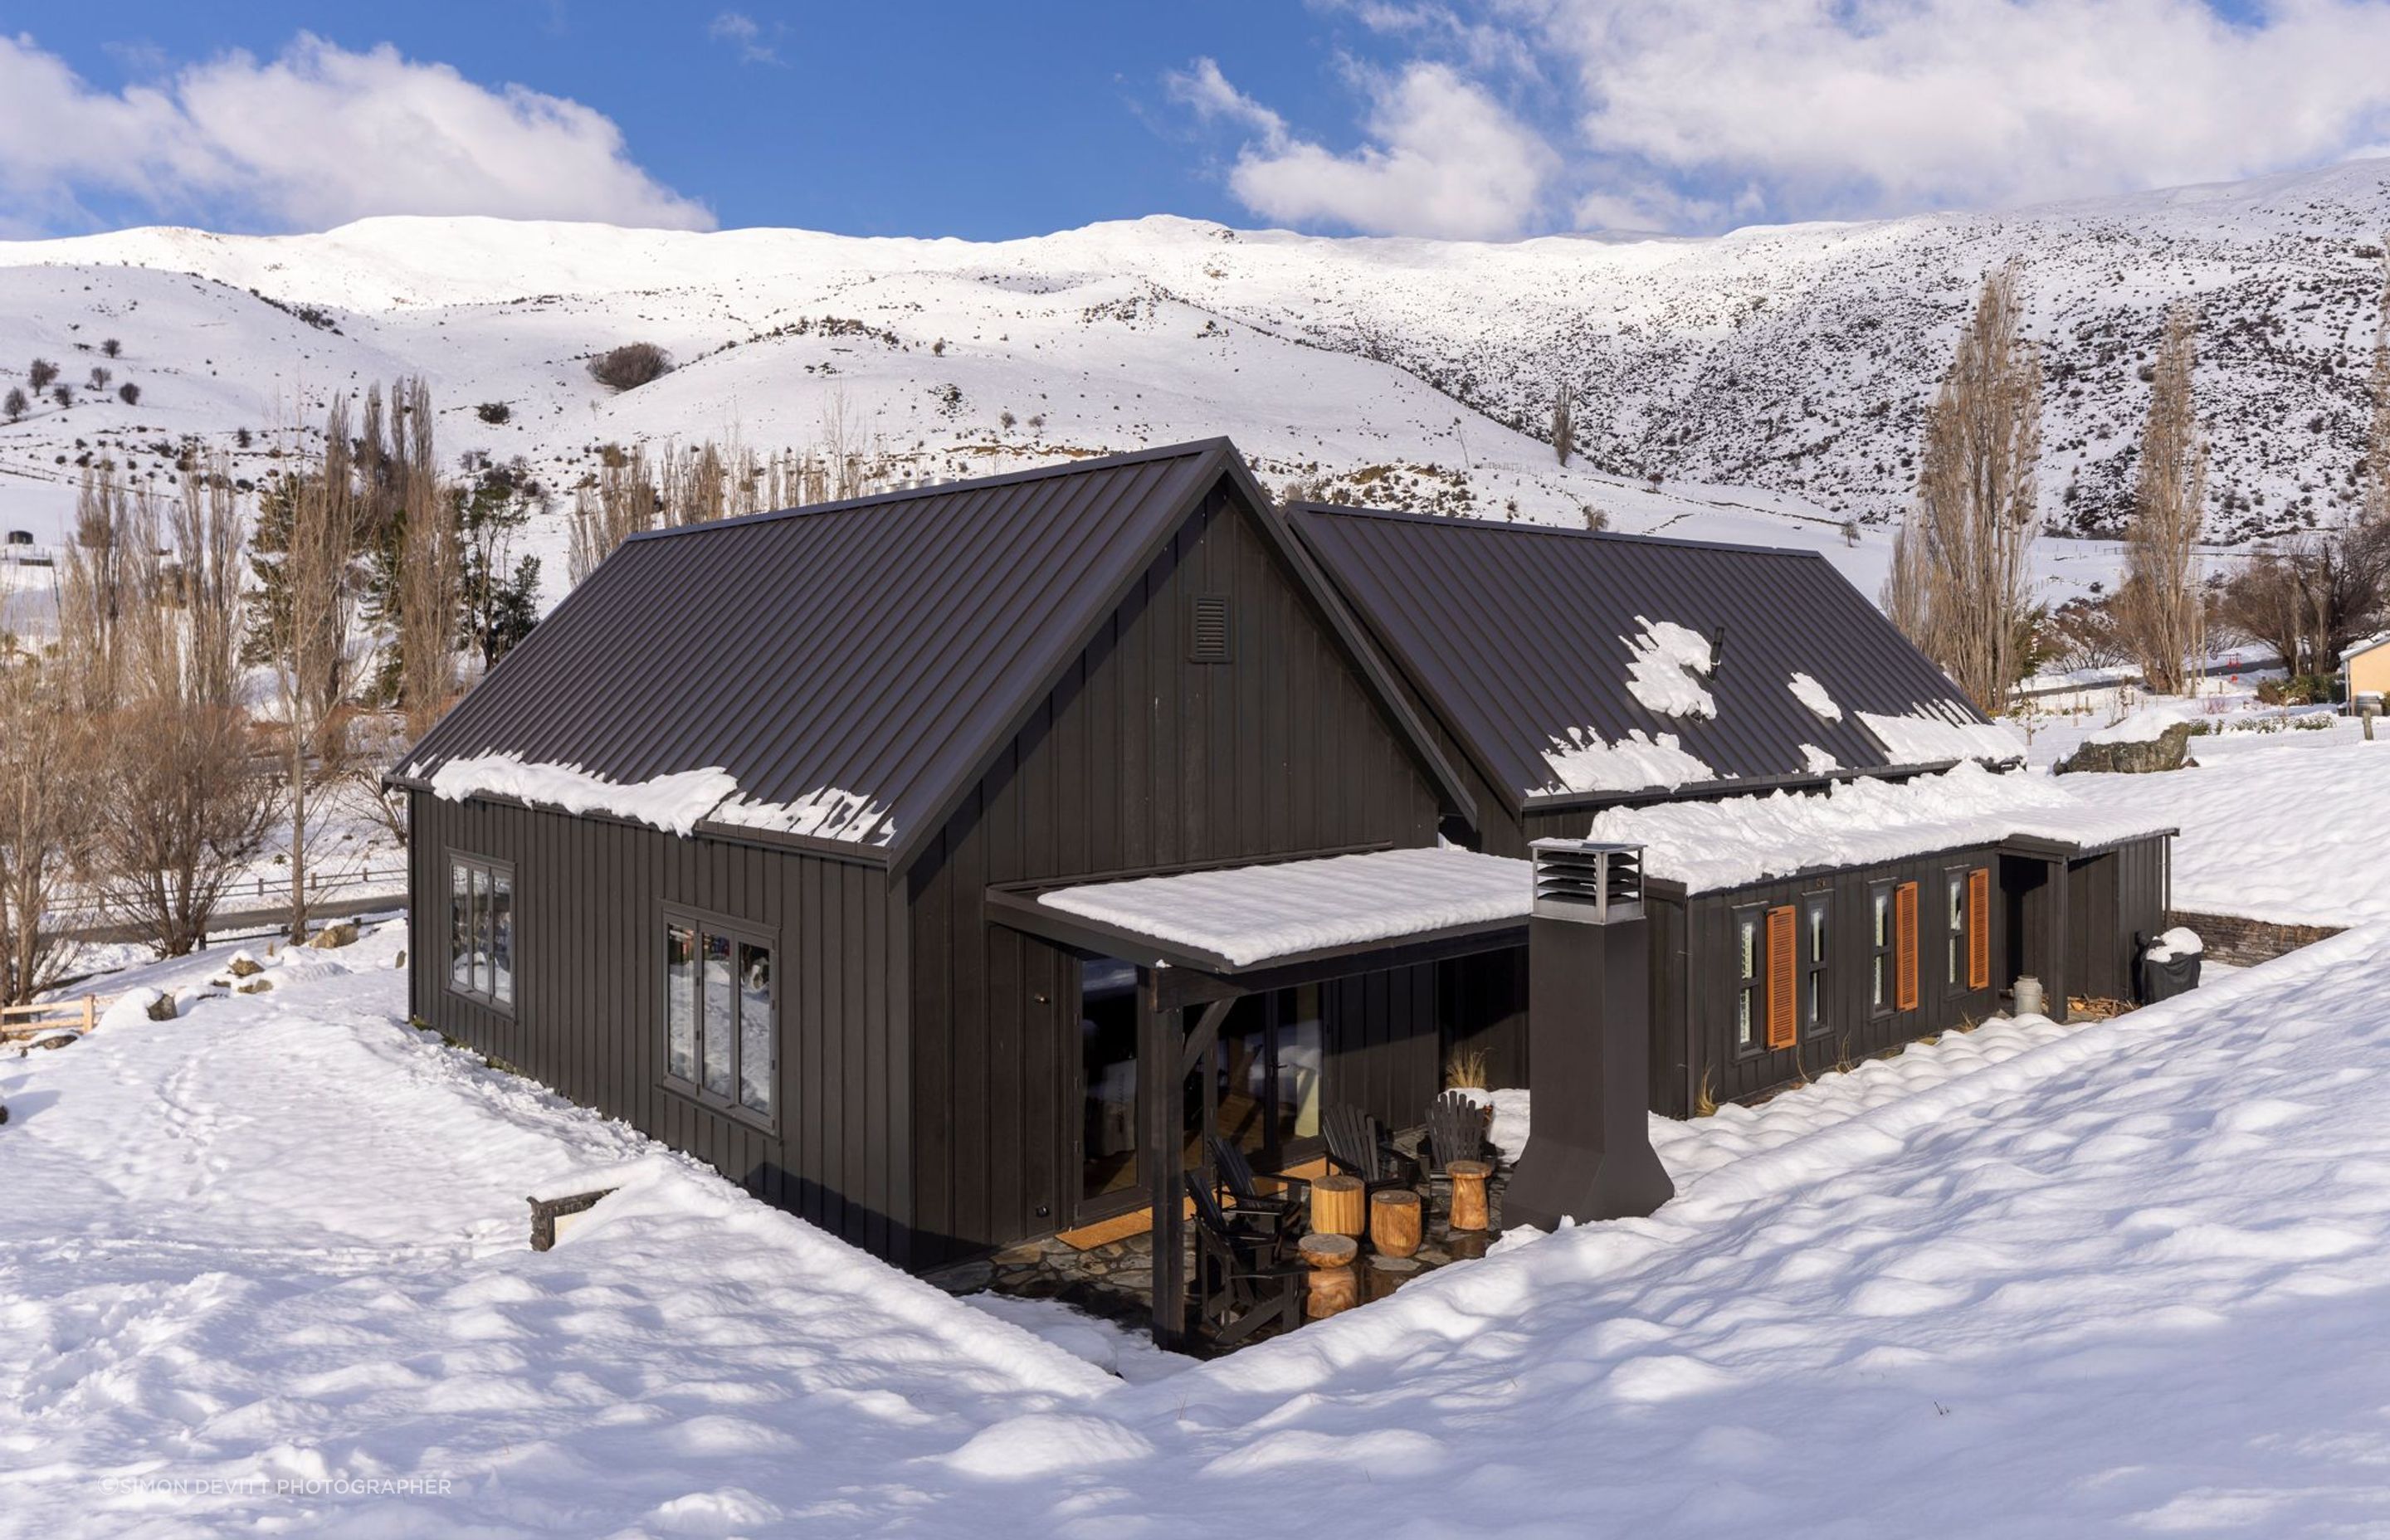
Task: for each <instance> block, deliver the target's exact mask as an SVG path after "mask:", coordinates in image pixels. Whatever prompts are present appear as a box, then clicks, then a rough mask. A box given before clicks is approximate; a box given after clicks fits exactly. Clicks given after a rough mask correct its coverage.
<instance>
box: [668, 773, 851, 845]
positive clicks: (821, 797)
mask: <svg viewBox="0 0 2390 1540" xmlns="http://www.w3.org/2000/svg"><path fill="white" fill-rule="evenodd" d="M713 817H714V820H715V821H716V822H718V823H725V824H737V825H739V826H740V827H741V828H770V829H778V830H780V831H781V832H783V833H787V834H810V835H813V836H814V837H816V839H822V840H852V841H867V842H868V843H871V844H875V845H884V844H887V843H888V842H889V841H892V840H893V839H895V838H896V821H895V820H894V819H893V818H890V817H889V816H888V807H887V804H886V803H884V802H874V801H872V800H871V799H870V798H869V797H867V796H865V795H864V794H863V793H862V792H860V791H845V790H841V789H839V788H837V787H835V786H825V787H823V788H821V789H818V790H815V791H808V792H806V793H805V794H804V795H803V796H802V797H799V798H798V799H797V800H796V801H795V802H754V801H752V800H750V799H749V798H747V797H744V796H737V797H733V798H731V799H730V800H729V801H728V802H724V803H723V804H722V805H721V806H720V807H718V808H715V809H714V810H713Z"/></svg>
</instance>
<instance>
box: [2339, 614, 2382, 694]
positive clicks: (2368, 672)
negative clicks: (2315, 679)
mask: <svg viewBox="0 0 2390 1540" xmlns="http://www.w3.org/2000/svg"><path fill="white" fill-rule="evenodd" d="M2340 684H2341V691H2340V694H2341V699H2344V700H2346V701H2347V702H2348V703H2349V709H2350V710H2351V711H2355V710H2357V709H2358V706H2359V704H2360V703H2361V702H2362V701H2363V700H2364V699H2365V698H2366V697H2367V696H2371V697H2372V698H2373V699H2374V700H2375V701H2376V702H2377V703H2379V702H2381V701H2383V700H2385V699H2390V631H2384V632H2382V633H2379V634H2378V635H2371V636H2368V637H2366V638H2365V639H2364V640H2363V641H2359V642H2353V643H2351V644H2350V645H2349V646H2348V647H2347V648H2345V649H2343V650H2342V652H2341V655H2340Z"/></svg>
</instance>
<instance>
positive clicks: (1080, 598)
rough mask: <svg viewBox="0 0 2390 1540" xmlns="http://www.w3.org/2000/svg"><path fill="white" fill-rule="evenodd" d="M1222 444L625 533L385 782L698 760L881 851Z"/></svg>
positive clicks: (974, 756) (966, 769)
mask: <svg viewBox="0 0 2390 1540" xmlns="http://www.w3.org/2000/svg"><path fill="white" fill-rule="evenodd" d="M1232 454H1233V451H1230V450H1228V449H1227V446H1226V445H1225V444H1224V443H1216V442H1215V443H1202V444H1193V445H1183V446H1178V447H1176V448H1174V449H1170V450H1163V451H1156V452H1152V453H1150V454H1146V455H1138V456H1120V457H1118V458H1115V459H1111V460H1106V461H1099V462H1087V463H1082V464H1078V465H1074V466H1068V467H1063V468H1058V469H1054V470H1047V471H1040V472H1030V473H1027V474H1024V475H1021V476H1016V477H1009V478H1001V479H996V480H991V481H975V482H968V483H959V484H956V485H952V486H946V487H936V488H926V489H921V490H919V491H914V492H908V493H898V494H888V495H884V496H880V497H875V498H868V499H864V500H862V501H859V502H855V503H848V504H836V505H830V506H827V507H818V508H808V509H793V510H790V511H789V512H786V513H779V514H765V515H759V516H756V517H754V518H750V519H739V520H726V521H723V522H720V523H715V524H706V525H698V526H693V527H690V528H687V529H680V530H673V531H665V532H657V533H653V534H649V535H643V536H638V537H635V538H633V539H632V540H630V541H627V542H625V543H624V545H623V547H622V548H621V549H620V550H618V551H616V552H615V553H614V554H613V555H611V556H610V557H609V558H607V559H606V560H605V561H604V562H603V563H602V564H601V565H600V566H599V567H598V571H596V572H594V573H593V574H591V576H590V577H589V579H588V580H587V581H586V582H585V583H584V584H582V585H581V587H580V588H579V589H577V590H575V591H574V592H573V593H572V595H571V596H570V597H568V598H567V599H566V600H565V602H564V603H563V604H561V605H559V607H558V608H557V610H555V611H554V613H552V614H551V615H550V616H549V617H548V618H547V619H546V621H544V622H542V623H541V624H540V625H539V626H537V627H536V628H534V629H533V632H532V634H531V635H530V636H529V637H528V638H526V639H525V640H524V642H523V643H522V644H521V645H520V647H518V648H516V649H515V650H514V652H513V653H511V654H510V655H509V656H508V658H507V659H506V660H505V661H503V662H502V663H501V664H500V666H499V667H498V668H496V669H495V670H493V671H492V672H491V674H490V675H489V677H488V678H486V679H485V680H483V681H482V684H481V685H480V686H479V687H476V688H475V689H474V690H473V691H472V692H471V693H470V694H469V695H468V696H467V697H466V698H465V699H464V700H463V701H462V702H460V703H459V704H458V705H457V706H456V709H455V710H454V711H452V712H449V714H448V715H447V716H446V717H445V718H443V720H442V721H441V722H440V723H439V725H436V726H434V727H433V728H432V729H431V731H430V732H429V733H428V734H426V735H425V736H424V738H423V739H422V741H421V742H419V743H418V744H417V745H416V747H415V749H414V751H413V752H412V753H410V754H409V755H408V757H407V759H406V760H405V763H404V764H402V765H401V766H400V768H399V770H398V772H397V773H396V777H395V778H397V779H399V780H401V781H402V782H406V783H411V784H422V783H424V782H425V781H427V780H428V779H429V777H430V776H431V774H432V773H433V772H434V771H436V770H437V769H438V768H439V767H440V766H441V765H442V764H446V763H448V762H451V761H454V760H459V759H467V758H472V757H476V756H480V755H484V754H494V753H509V754H514V755H518V756H520V758H522V759H524V760H525V761H528V762H531V763H533V764H570V765H573V766H576V767H578V768H579V769H581V770H583V771H585V772H587V773H589V774H591V775H596V776H602V777H604V778H606V779H608V780H610V781H615V782H624V783H628V782H637V781H642V780H647V779H649V778H651V777H654V776H662V775H668V774H672V773H675V772H678V771H685V770H694V769H705V768H712V767H715V766H719V767H721V768H723V769H726V770H728V771H729V772H730V773H731V775H733V776H736V777H737V779H738V782H739V789H740V791H741V792H742V793H743V794H744V795H745V796H747V797H749V798H751V799H752V800H754V801H757V802H770V803H788V802H797V801H799V800H801V799H803V798H804V797H806V796H807V795H808V794H810V793H813V792H816V791H819V790H823V789H831V788H836V789H842V790H845V791H849V792H854V793H858V794H861V795H864V796H867V797H868V798H870V799H871V800H872V802H874V803H875V804H877V811H876V812H875V814H874V815H872V816H871V817H870V818H869V819H868V820H867V822H865V823H859V824H858V825H857V826H855V827H854V828H852V829H850V830H849V831H848V834H849V837H850V838H852V839H854V840H855V841H859V842H863V843H867V844H881V845H884V844H887V843H890V842H891V841H892V840H893V839H894V838H895V837H897V836H899V835H903V834H909V833H910V832H912V831H913V830H915V829H916V828H919V826H920V825H921V824H922V823H923V821H924V820H928V819H932V818H934V817H936V816H937V815H939V813H940V811H941V810H942V809H943V807H944V805H945V804H946V802H947V801H948V800H949V799H950V797H951V796H953V795H955V794H957V793H958V791H959V789H960V783H961V782H963V781H964V780H966V779H967V778H968V777H969V776H970V775H971V773H972V772H973V770H974V769H975V767H976V764H977V762H978V760H979V758H980V757H981V756H982V755H983V753H984V752H985V751H986V750H987V747H988V744H989V741H990V739H991V738H993V737H994V736H995V735H996V734H997V733H998V732H1000V731H1001V730H1002V728H1003V726H1004V725H1006V724H1007V723H1008V722H1009V720H1010V719H1011V717H1012V716H1013V715H1014V714H1015V713H1017V712H1019V711H1021V710H1022V709H1023V708H1024V707H1025V706H1026V705H1027V704H1028V703H1030V701H1031V700H1032V699H1034V692H1035V691H1037V690H1039V689H1041V688H1042V687H1044V685H1045V682H1046V681H1047V679H1048V678H1049V677H1050V676H1051V675H1052V674H1054V673H1055V672H1057V671H1059V670H1060V668H1062V667H1063V666H1064V665H1065V664H1067V663H1068V662H1069V661H1070V657H1071V656H1072V653H1073V648H1076V647H1077V646H1078V645H1079V642H1080V639H1081V638H1082V637H1083V636H1084V635H1085V634H1086V632H1087V631H1088V630H1089V629H1091V628H1092V627H1093V626H1094V625H1095V623H1096V622H1098V621H1099V620H1100V619H1101V618H1102V617H1103V615H1104V614H1105V613H1107V612H1108V610H1109V607H1110V606H1111V603H1112V602H1113V598H1114V595H1115V594H1116V592H1117V591H1118V590H1120V589H1122V588H1123V587H1124V586H1125V585H1126V584H1128V583H1129V582H1131V581H1132V580H1133V579H1134V578H1135V577H1136V576H1137V574H1138V573H1139V572H1140V571H1142V570H1143V564H1144V562H1145V561H1146V560H1147V559H1148V557H1149V553H1150V551H1151V550H1152V549H1153V548H1154V547H1155V545H1157V544H1158V543H1159V542H1160V541H1162V540H1163V539H1164V538H1166V537H1167V535H1168V534H1169V533H1171V531H1173V530H1175V529H1176V527H1177V525H1178V524H1179V522H1181V521H1182V520H1184V519H1185V518H1186V517H1187V515H1188V514H1189V512H1190V511H1191V510H1192V508H1193V507H1194V506H1195V504H1196V502H1197V500H1198V499H1199V498H1200V497H1201V494H1203V493H1204V492H1206V491H1208V490H1209V489H1210V487H1211V486H1213V485H1214V483H1215V482H1216V481H1218V479H1219V477H1220V475H1221V474H1222V471H1223V469H1224V468H1225V462H1226V461H1227V458H1228V456H1231V455H1232Z"/></svg>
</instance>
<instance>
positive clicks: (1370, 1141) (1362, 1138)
mask: <svg viewBox="0 0 2390 1540" xmlns="http://www.w3.org/2000/svg"><path fill="white" fill-rule="evenodd" d="M1319 1131H1320V1132H1321V1133H1322V1134H1324V1135H1326V1136H1327V1138H1328V1159H1329V1160H1330V1161H1333V1162H1334V1163H1335V1164H1336V1166H1337V1167H1338V1168H1339V1169H1341V1170H1343V1172H1344V1173H1345V1174H1347V1175H1351V1176H1358V1177H1359V1178H1361V1185H1362V1187H1365V1188H1367V1189H1368V1191H1370V1192H1376V1191H1378V1190H1379V1189H1381V1188H1382V1187H1411V1186H1413V1185H1415V1184H1416V1183H1417V1182H1418V1181H1419V1168H1418V1167H1417V1166H1416V1165H1415V1164H1413V1163H1412V1161H1411V1160H1410V1158H1409V1157H1408V1156H1407V1155H1405V1154H1403V1153H1402V1152H1401V1151H1400V1150H1398V1149H1395V1148H1394V1142H1393V1141H1392V1140H1391V1139H1389V1138H1387V1137H1386V1134H1385V1130H1384V1129H1382V1128H1381V1127H1379V1126H1378V1120H1377V1119H1375V1118H1373V1117H1371V1116H1370V1115H1369V1114H1368V1113H1367V1112H1364V1111H1362V1110H1360V1109H1359V1108H1357V1107H1352V1106H1346V1105H1342V1104H1340V1105H1338V1106H1335V1107H1331V1108H1330V1109H1328V1110H1327V1112H1326V1113H1324V1114H1323V1115H1322V1116H1321V1118H1320V1120H1319Z"/></svg>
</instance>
